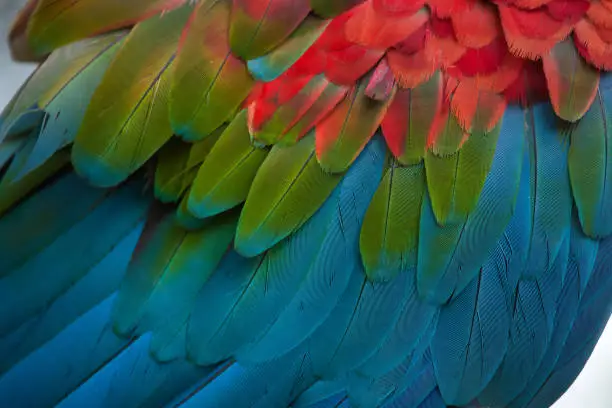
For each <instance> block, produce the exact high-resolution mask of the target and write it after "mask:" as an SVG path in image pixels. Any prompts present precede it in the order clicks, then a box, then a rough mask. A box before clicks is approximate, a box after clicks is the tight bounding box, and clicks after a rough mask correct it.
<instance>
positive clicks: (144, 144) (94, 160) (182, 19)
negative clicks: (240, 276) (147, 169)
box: [72, 7, 191, 186]
mask: <svg viewBox="0 0 612 408" xmlns="http://www.w3.org/2000/svg"><path fill="white" fill-rule="evenodd" d="M190 10H191V8H190V7H184V8H181V9H178V10H176V11H172V12H170V13H167V14H164V15H161V16H155V17H153V18H151V19H149V20H147V21H145V22H143V23H140V24H139V25H137V26H136V27H135V28H134V29H133V30H132V32H131V33H130V34H129V35H128V37H127V38H126V40H125V43H124V44H123V46H122V48H121V49H120V50H119V52H118V54H117V56H116V57H115V60H114V61H113V62H112V63H111V65H110V67H109V68H108V71H107V72H106V74H105V76H104V78H103V79H102V83H101V84H100V86H99V87H98V89H97V90H96V92H95V93H94V95H93V97H92V100H91V102H90V104H89V106H88V109H87V112H86V113H85V117H84V119H83V124H82V125H81V128H80V129H79V132H78V134H77V137H76V140H75V142H74V147H73V150H72V161H73V164H74V166H75V169H76V171H77V172H78V173H79V174H81V175H82V176H85V177H86V178H88V179H89V181H90V182H92V183H93V184H95V185H98V186H112V185H115V184H118V183H120V182H121V181H123V180H125V179H126V178H127V177H128V176H129V175H130V174H131V173H133V172H134V171H135V170H137V169H138V168H139V167H140V166H142V165H143V164H144V163H145V162H146V161H147V160H148V159H149V158H150V157H151V156H153V154H155V152H157V150H158V149H159V148H161V147H162V146H163V145H164V144H165V143H166V142H167V141H168V140H169V139H170V137H171V136H172V128H171V126H170V121H169V118H168V94H169V88H170V77H171V76H170V70H169V67H170V66H171V64H172V59H173V56H174V54H175V52H176V48H177V45H178V41H179V37H180V34H181V30H182V27H183V26H184V24H185V23H186V21H187V18H188V17H189V13H190Z"/></svg>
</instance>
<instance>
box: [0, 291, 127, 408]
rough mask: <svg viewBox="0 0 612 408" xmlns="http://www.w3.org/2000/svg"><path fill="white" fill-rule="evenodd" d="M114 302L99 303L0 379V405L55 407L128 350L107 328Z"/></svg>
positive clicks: (124, 342) (124, 341)
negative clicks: (119, 354) (1, 402)
mask: <svg viewBox="0 0 612 408" xmlns="http://www.w3.org/2000/svg"><path fill="white" fill-rule="evenodd" d="M113 300H114V296H110V297H109V298H107V299H105V300H104V301H102V302H101V303H100V304H98V305H97V306H96V307H94V308H92V309H91V310H89V311H88V312H87V313H85V314H84V315H83V316H81V317H79V318H78V319H77V320H76V321H75V322H74V323H72V324H71V325H69V326H68V327H66V329H64V330H63V331H62V332H61V333H59V334H58V335H57V336H56V337H54V338H53V339H51V340H50V341H49V342H47V343H46V344H45V345H43V346H42V347H40V348H38V349H37V350H36V351H34V352H33V353H32V354H30V355H29V356H27V357H26V358H25V359H23V360H22V361H20V362H19V364H17V365H16V366H15V367H13V369H12V370H10V371H9V372H7V373H6V374H5V375H4V376H3V377H1V378H0V401H3V403H4V404H7V405H9V406H11V407H13V408H21V407H23V408H33V407H50V406H54V405H55V404H57V403H58V402H59V401H60V400H61V399H63V398H64V397H65V396H66V395H68V394H69V393H71V392H72V391H74V390H75V389H76V388H78V387H79V386H80V385H81V384H82V383H84V382H85V381H87V379H89V378H90V377H91V376H92V375H93V374H95V372H96V371H97V370H99V369H100V368H101V367H102V366H104V364H106V363H107V362H108V361H109V360H111V359H113V358H114V357H115V356H116V355H117V354H118V353H119V352H121V350H123V349H124V348H126V347H127V346H129V344H130V341H129V340H126V339H121V338H118V337H117V336H116V335H115V334H114V333H113V331H112V330H111V328H110V325H109V324H108V322H109V319H110V314H111V307H112V302H113ZM32 390H36V392H32Z"/></svg>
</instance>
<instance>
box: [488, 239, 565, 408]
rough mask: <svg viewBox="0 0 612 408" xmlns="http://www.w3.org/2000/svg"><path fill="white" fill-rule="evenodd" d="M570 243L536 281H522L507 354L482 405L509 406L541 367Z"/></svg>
mask: <svg viewBox="0 0 612 408" xmlns="http://www.w3.org/2000/svg"><path fill="white" fill-rule="evenodd" d="M568 256H569V239H567V240H565V241H564V243H563V245H562V246H561V248H560V250H559V251H558V252H557V258H556V259H555V260H554V262H553V263H552V264H551V266H550V267H549V268H548V270H547V271H545V273H543V274H541V275H540V276H539V277H538V278H536V279H522V280H520V281H519V284H518V287H517V295H516V299H515V305H514V308H513V311H512V313H513V315H512V321H511V325H510V334H509V343H508V352H507V354H506V356H505V358H504V361H503V362H502V364H501V366H500V367H499V369H498V370H497V372H496V373H495V375H494V376H493V378H492V379H491V381H490V382H489V384H488V385H487V387H486V388H485V390H484V391H483V392H482V394H481V395H480V397H479V400H480V402H481V403H484V404H494V405H503V406H506V405H507V404H508V403H510V401H512V400H513V399H514V398H515V397H516V396H517V395H518V394H519V393H520V392H521V391H522V390H523V389H524V388H525V386H526V385H527V382H528V381H529V378H531V376H532V375H533V374H534V373H535V371H536V370H537V368H538V367H539V365H540V363H541V361H542V359H543V357H544V354H545V352H546V350H547V347H548V344H549V341H550V339H551V336H552V330H553V324H554V317H555V313H556V304H557V298H558V296H559V294H560V292H561V288H562V280H563V276H564V275H565V271H566V268H567V261H568Z"/></svg>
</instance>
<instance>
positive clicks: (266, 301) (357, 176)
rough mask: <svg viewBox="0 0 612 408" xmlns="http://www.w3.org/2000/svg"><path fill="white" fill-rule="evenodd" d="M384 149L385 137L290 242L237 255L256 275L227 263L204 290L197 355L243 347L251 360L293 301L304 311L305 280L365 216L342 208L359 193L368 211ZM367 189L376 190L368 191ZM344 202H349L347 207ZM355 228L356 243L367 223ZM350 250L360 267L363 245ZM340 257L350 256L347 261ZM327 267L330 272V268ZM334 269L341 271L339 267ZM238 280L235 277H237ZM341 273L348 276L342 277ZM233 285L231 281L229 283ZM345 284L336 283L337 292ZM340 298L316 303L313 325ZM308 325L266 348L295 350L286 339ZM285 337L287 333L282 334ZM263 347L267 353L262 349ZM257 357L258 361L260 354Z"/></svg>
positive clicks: (209, 357)
mask: <svg viewBox="0 0 612 408" xmlns="http://www.w3.org/2000/svg"><path fill="white" fill-rule="evenodd" d="M383 148H384V145H383V144H382V141H381V140H380V138H377V139H376V140H374V141H372V142H371V143H370V144H369V145H368V146H367V148H366V149H365V150H364V152H363V153H362V154H361V155H360V157H359V158H358V160H357V161H356V162H355V163H354V165H353V167H352V168H351V169H350V170H349V172H348V173H347V175H346V176H345V178H344V179H343V180H342V182H341V183H340V185H339V186H338V188H336V190H335V191H334V192H333V193H332V195H331V197H330V198H329V199H328V200H327V201H326V202H325V204H324V205H323V206H322V207H321V208H320V209H319V210H318V211H317V212H316V213H315V215H314V216H313V217H312V218H311V219H310V220H308V222H307V223H306V224H305V225H304V226H303V227H302V228H301V229H300V230H299V231H297V232H296V233H295V234H294V235H292V236H291V237H290V238H288V239H287V240H286V241H283V242H282V243H281V244H280V245H278V246H276V247H274V248H272V249H271V250H270V251H268V252H267V253H266V254H264V255H262V256H261V257H258V258H256V260H253V261H251V260H249V261H240V260H239V259H235V260H232V261H230V262H231V263H232V264H234V266H232V268H244V270H245V271H247V270H248V271H249V272H248V273H247V272H244V273H243V272H239V271H233V272H230V273H231V274H233V275H234V276H235V277H238V276H240V278H239V279H235V278H230V277H226V276H219V275H220V274H222V275H228V271H227V270H226V269H225V268H224V267H222V269H221V270H220V271H218V272H217V273H215V274H214V275H213V277H212V279H211V280H210V281H209V282H208V284H207V285H205V286H204V288H203V291H202V292H201V293H200V298H201V299H202V303H200V304H199V306H198V308H202V309H201V310H205V311H207V312H206V316H204V315H203V314H201V313H197V314H194V316H193V319H197V320H199V321H198V322H197V323H195V324H192V325H191V328H192V330H190V332H189V334H188V337H191V336H193V339H188V342H189V343H190V344H193V345H194V351H195V356H196V359H197V361H199V362H209V363H211V362H215V361H217V360H218V359H219V358H220V357H221V358H223V357H229V356H231V355H232V354H233V353H235V352H236V351H238V352H239V354H240V355H241V356H242V358H245V357H246V358H248V351H249V348H250V346H251V343H253V342H256V341H257V340H260V339H262V337H263V336H264V335H265V334H266V333H267V332H268V330H270V328H271V327H272V326H273V324H274V323H275V322H277V320H278V319H279V317H281V313H282V312H283V311H284V310H285V308H286V307H287V306H288V305H289V306H290V307H291V309H289V310H290V312H289V313H291V314H289V315H288V317H289V318H293V316H294V314H293V313H295V312H296V306H298V309H297V311H298V312H299V311H300V310H299V307H300V303H293V304H291V303H290V302H291V301H292V297H293V296H295V294H296V293H300V295H299V296H303V298H301V297H298V301H302V300H305V299H306V297H307V296H309V295H310V293H311V292H310V291H311V290H312V288H311V287H310V286H302V284H303V282H305V279H306V276H307V274H308V272H309V271H310V270H313V268H321V267H323V265H325V266H326V267H327V266H328V265H327V258H328V256H329V255H331V254H333V255H334V256H335V254H336V252H333V253H327V252H325V250H327V249H330V250H333V251H335V250H336V248H335V247H333V246H331V244H333V243H334V242H338V240H343V239H344V236H343V228H344V225H343V222H355V223H357V222H358V221H359V220H360V219H361V218H362V217H363V215H362V214H356V215H355V216H354V219H351V218H347V219H338V214H339V211H341V210H342V209H343V208H346V207H345V206H347V205H353V206H354V205H355V204H356V203H355V201H354V200H353V199H354V197H355V196H357V195H358V194H359V195H362V196H363V201H360V202H361V204H362V205H361V206H362V209H361V210H362V211H361V212H362V213H365V209H366V205H365V203H366V202H367V199H368V197H371V196H372V195H373V194H374V190H375V187H376V184H377V182H378V180H379V179H380V177H381V174H382V165H383V158H384V155H383ZM366 174H367V175H369V177H372V182H371V183H370V184H366V185H364V184H362V183H363V180H364V179H363V176H364V175H366ZM367 189H369V190H371V191H370V192H368V190H367ZM338 200H341V201H340V203H341V204H340V206H339V201H338ZM349 203H350V204H349ZM349 214H351V213H349ZM352 228H353V233H354V242H355V243H356V242H357V231H358V228H359V224H358V223H357V224H356V225H355V226H353V227H352ZM350 244H351V243H350V241H348V242H347V245H350ZM355 245H356V244H355ZM319 256H320V257H319ZM350 256H352V257H353V258H354V260H353V261H352V262H353V265H356V264H357V262H358V259H359V258H358V256H359V255H358V253H357V251H355V252H353V253H352V254H351V252H348V254H347V257H350ZM339 261H340V262H342V260H339ZM241 263H242V264H244V266H236V264H241ZM345 264H346V265H343V267H345V268H347V269H348V271H347V273H349V272H350V265H351V264H350V261H349V262H346V263H345ZM337 265H339V264H337ZM313 273H318V272H317V271H315V272H313ZM326 273H330V272H329V271H326ZM331 273H332V274H333V272H331ZM317 276H320V275H317ZM230 279H233V280H232V281H230ZM340 279H345V278H343V277H340ZM306 283H308V281H306ZM228 285H231V286H229V288H228ZM341 286H342V285H341ZM301 287H302V288H304V292H300V288H301ZM226 288H228V289H229V290H228V289H226ZM337 290H338V289H336V288H334V290H333V291H332V292H331V294H333V293H334V292H335V291H337ZM229 293H231V295H230V294H229ZM335 293H337V292H335ZM336 299H337V297H336ZM333 300H334V298H333V296H332V298H331V299H330V301H329V303H327V302H326V303H324V304H323V305H322V307H321V306H319V307H318V308H317V309H315V311H317V312H319V313H320V314H319V313H317V315H311V318H313V319H315V320H314V321H313V324H315V323H317V321H319V322H320V321H321V320H323V319H324V318H325V314H326V313H329V307H331V306H333V303H334V302H333ZM210 310H215V313H210ZM287 323H290V324H291V327H294V321H293V320H291V321H287V319H286V318H284V319H282V320H280V324H282V326H280V327H279V329H283V330H284V331H287V327H286V324H287ZM300 326H302V327H303V328H304V329H302V330H301V331H300V332H299V333H296V334H294V335H290V336H287V334H284V335H283V336H278V334H274V335H276V336H277V337H276V338H273V340H275V341H278V340H282V341H283V342H284V343H283V344H282V347H280V348H279V349H278V350H276V351H274V350H273V349H267V350H264V351H265V353H266V354H267V355H278V354H281V353H282V352H286V351H287V350H290V349H291V348H293V347H295V346H297V345H298V344H299V343H297V342H296V343H293V344H291V343H289V344H287V343H286V341H288V340H289V341H301V340H303V339H304V338H305V337H306V336H307V335H308V334H309V332H310V333H311V332H312V330H314V328H315V327H316V326H314V327H309V326H308V325H307V324H303V325H300ZM277 330H278V329H277ZM279 337H282V338H281V339H279ZM276 344H278V343H276ZM243 347H244V348H243ZM260 347H261V346H260ZM265 347H266V346H265V345H264V348H265ZM241 348H242V349H241ZM258 351H259V352H261V349H259V350H258ZM254 360H257V358H255V359H254Z"/></svg>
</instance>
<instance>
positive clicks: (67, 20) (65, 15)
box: [27, 0, 185, 55]
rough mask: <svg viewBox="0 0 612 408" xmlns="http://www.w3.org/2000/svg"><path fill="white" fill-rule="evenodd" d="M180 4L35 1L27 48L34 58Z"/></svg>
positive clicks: (171, 0) (166, 0)
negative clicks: (30, 49) (33, 54)
mask: <svg viewBox="0 0 612 408" xmlns="http://www.w3.org/2000/svg"><path fill="white" fill-rule="evenodd" d="M184 2H185V1H184V0H153V1H151V0H134V1H131V2H130V3H129V4H125V3H124V2H122V1H121V0H110V1H104V2H100V1H96V0H76V1H75V0H38V2H37V5H36V8H35V10H34V13H33V14H32V15H31V17H30V19H29V22H28V27H27V35H28V44H29V45H30V46H31V47H32V48H33V50H34V52H35V53H36V54H38V55H44V54H46V53H47V52H49V51H52V50H53V49H55V48H58V47H60V46H62V45H65V44H68V43H71V42H74V41H78V40H81V39H83V38H86V37H90V36H92V35H95V34H98V33H100V32H105V31H111V30H114V29H118V28H122V27H128V26H130V25H132V24H134V23H136V22H137V21H140V20H143V19H146V18H148V17H151V16H153V15H154V14H157V13H160V12H165V11H169V10H172V9H174V8H176V7H178V6H180V5H182V4H183V3H184Z"/></svg>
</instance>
